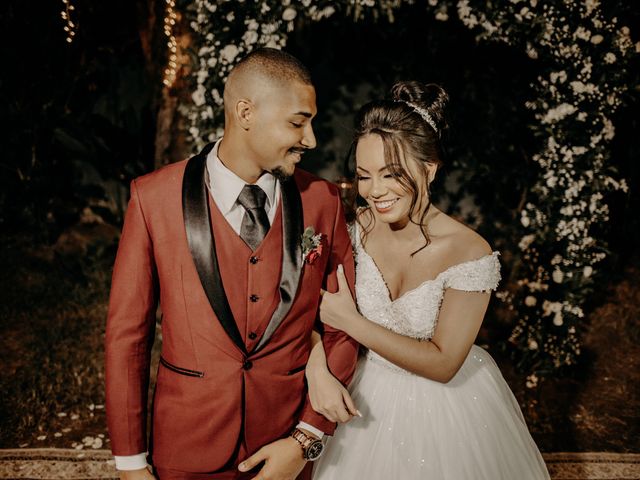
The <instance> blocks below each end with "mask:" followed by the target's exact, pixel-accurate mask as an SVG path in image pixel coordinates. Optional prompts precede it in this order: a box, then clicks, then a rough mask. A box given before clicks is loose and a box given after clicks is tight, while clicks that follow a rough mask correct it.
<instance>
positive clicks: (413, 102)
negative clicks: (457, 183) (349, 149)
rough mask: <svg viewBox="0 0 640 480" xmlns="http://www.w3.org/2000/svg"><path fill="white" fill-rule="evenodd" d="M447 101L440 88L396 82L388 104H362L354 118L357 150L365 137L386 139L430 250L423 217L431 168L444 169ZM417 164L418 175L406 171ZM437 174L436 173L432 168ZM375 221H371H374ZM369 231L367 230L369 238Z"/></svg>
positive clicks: (388, 157) (387, 150)
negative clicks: (412, 164)
mask: <svg viewBox="0 0 640 480" xmlns="http://www.w3.org/2000/svg"><path fill="white" fill-rule="evenodd" d="M448 101H449V96H448V95H447V93H446V92H445V91H444V89H443V88H442V87H440V86H439V85H435V84H433V83H430V84H423V83H420V82H416V81H405V82H398V83H396V84H395V85H394V86H393V87H392V88H391V92H390V96H389V98H388V99H385V100H374V101H372V102H369V103H367V104H366V105H364V106H363V107H362V108H361V109H360V111H359V112H358V114H357V115H356V131H355V136H354V142H353V144H354V146H357V144H358V141H359V140H360V139H361V138H362V137H364V136H367V135H378V136H379V137H380V138H381V139H382V144H383V148H384V157H385V163H386V164H387V166H388V167H389V170H390V171H391V172H392V173H393V174H394V175H395V177H396V179H397V181H398V182H399V183H400V185H401V186H402V187H403V188H404V189H405V190H406V191H408V192H410V193H411V195H412V201H411V207H410V210H409V218H410V219H411V221H412V222H414V223H416V224H418V225H420V226H421V228H422V232H423V235H424V237H425V240H426V244H425V246H426V245H428V244H429V237H428V235H427V233H426V224H425V223H424V222H425V218H426V216H427V212H428V211H429V207H430V206H431V195H430V190H429V184H430V183H431V181H432V180H433V176H430V174H429V170H430V168H429V167H433V166H434V165H435V167H436V169H437V168H439V167H440V166H442V164H443V161H444V150H443V146H442V139H443V137H444V133H445V132H446V130H447V128H448V125H447V122H446V120H445V111H446V107H447V103H448ZM411 161H413V162H416V164H417V165H418V167H419V168H418V170H419V171H420V172H421V175H420V176H415V175H412V174H411V173H410V171H409V170H408V169H407V168H406V164H407V162H411ZM431 170H433V168H431ZM371 218H373V217H371ZM368 230H369V229H368V228H367V227H366V226H365V235H366V233H367V231H368Z"/></svg>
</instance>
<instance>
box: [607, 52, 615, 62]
mask: <svg viewBox="0 0 640 480" xmlns="http://www.w3.org/2000/svg"><path fill="white" fill-rule="evenodd" d="M615 61H616V56H615V54H613V53H611V52H609V53H607V54H606V55H605V56H604V62H605V63H609V64H611V63H614V62H615Z"/></svg>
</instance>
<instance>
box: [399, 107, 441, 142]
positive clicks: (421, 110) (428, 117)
mask: <svg viewBox="0 0 640 480" xmlns="http://www.w3.org/2000/svg"><path fill="white" fill-rule="evenodd" d="M398 102H402V103H406V104H407V105H409V106H410V107H411V108H412V109H413V111H414V112H416V113H417V114H418V115H420V116H421V117H422V119H423V120H424V121H425V122H427V123H428V124H429V125H431V128H433V130H434V131H435V132H436V134H437V133H438V128H437V127H436V122H434V121H433V118H432V117H431V115H429V112H427V111H426V110H425V109H424V108H422V107H420V106H419V105H416V104H415V103H412V102H407V101H406V100H398Z"/></svg>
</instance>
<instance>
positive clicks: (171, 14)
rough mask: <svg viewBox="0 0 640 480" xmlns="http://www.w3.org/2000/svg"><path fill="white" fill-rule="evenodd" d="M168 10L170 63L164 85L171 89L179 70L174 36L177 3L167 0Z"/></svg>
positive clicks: (165, 29)
mask: <svg viewBox="0 0 640 480" xmlns="http://www.w3.org/2000/svg"><path fill="white" fill-rule="evenodd" d="M166 2H167V9H166V12H165V16H164V34H165V35H166V36H167V38H168V42H167V46H168V47H169V62H168V65H167V68H165V70H164V80H163V81H162V83H164V84H165V86H167V87H171V85H173V82H175V80H176V71H177V70H178V43H177V42H176V37H175V35H174V34H173V27H174V25H175V24H176V19H177V18H178V15H177V14H176V12H175V11H174V7H175V6H176V2H175V1H174V0H166Z"/></svg>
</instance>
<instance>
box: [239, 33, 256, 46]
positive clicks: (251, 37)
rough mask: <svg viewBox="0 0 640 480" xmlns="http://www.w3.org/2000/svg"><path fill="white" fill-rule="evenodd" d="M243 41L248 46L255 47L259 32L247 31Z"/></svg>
mask: <svg viewBox="0 0 640 480" xmlns="http://www.w3.org/2000/svg"><path fill="white" fill-rule="evenodd" d="M242 41H244V43H245V44H247V45H253V44H254V43H256V42H257V41H258V32H256V31H255V30H247V31H246V32H244V35H243V36H242Z"/></svg>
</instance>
